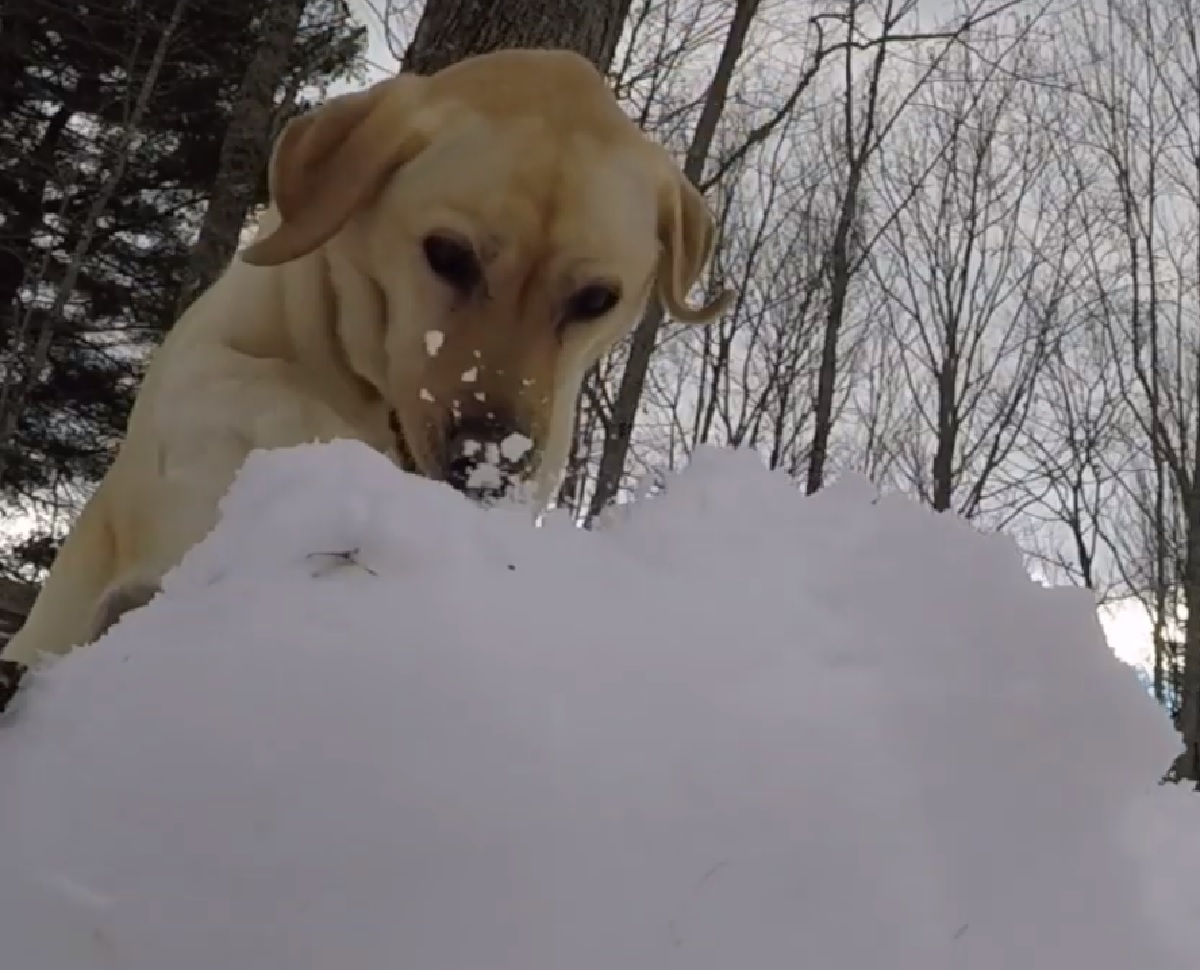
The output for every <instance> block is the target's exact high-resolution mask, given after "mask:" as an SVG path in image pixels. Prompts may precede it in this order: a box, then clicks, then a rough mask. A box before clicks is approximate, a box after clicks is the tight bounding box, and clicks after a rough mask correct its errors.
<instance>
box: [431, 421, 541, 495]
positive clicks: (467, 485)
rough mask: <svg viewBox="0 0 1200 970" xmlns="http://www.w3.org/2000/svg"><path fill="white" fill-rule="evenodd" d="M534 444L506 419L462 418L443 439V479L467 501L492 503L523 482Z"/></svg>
mask: <svg viewBox="0 0 1200 970" xmlns="http://www.w3.org/2000/svg"><path fill="white" fill-rule="evenodd" d="M532 458H533V441H532V440H531V439H530V437H529V436H528V435H526V434H525V433H524V432H523V431H521V429H520V428H519V427H518V424H517V422H516V421H515V420H513V419H512V418H510V417H508V416H507V415H496V414H488V415H481V416H464V417H463V418H461V419H459V420H457V421H455V422H454V423H453V424H452V425H451V426H450V429H449V433H448V435H447V438H446V448H445V458H444V465H443V477H444V478H445V480H446V481H447V482H448V483H449V484H450V485H451V486H453V487H454V488H455V489H457V490H458V491H460V492H462V493H463V494H464V495H466V496H467V497H468V498H471V499H475V500H481V499H495V498H502V497H503V496H505V495H507V494H509V493H510V492H511V491H512V490H513V489H514V487H515V486H517V485H519V484H520V483H521V482H523V481H524V480H525V477H526V475H527V474H528V472H529V467H530V464H531V460H532Z"/></svg>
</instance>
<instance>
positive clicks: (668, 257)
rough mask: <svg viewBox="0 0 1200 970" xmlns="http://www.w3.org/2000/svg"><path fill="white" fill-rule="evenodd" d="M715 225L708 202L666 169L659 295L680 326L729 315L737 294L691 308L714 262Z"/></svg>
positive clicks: (722, 295)
mask: <svg viewBox="0 0 1200 970" xmlns="http://www.w3.org/2000/svg"><path fill="white" fill-rule="evenodd" d="M716 235H717V230H716V223H715V221H714V219H713V217H712V213H711V212H710V211H709V209H708V204H707V203H706V202H705V201H704V196H703V195H701V194H700V191H699V189H697V188H696V187H695V186H694V185H692V182H691V180H690V179H689V178H688V177H687V176H686V175H684V173H683V172H681V171H680V170H679V169H678V168H677V167H676V166H675V165H674V164H673V163H670V164H669V166H668V167H666V171H665V172H664V178H663V180H662V182H661V183H660V187H659V193H658V239H659V242H660V243H661V245H662V263H661V264H660V267H659V274H658V291H659V296H660V297H661V299H662V302H663V306H664V307H666V309H667V311H668V312H669V313H670V314H671V316H672V317H674V318H675V319H676V320H679V321H680V322H681V323H707V322H709V321H710V320H713V319H715V318H716V317H718V316H720V315H721V314H722V313H724V312H725V310H726V308H728V306H729V303H730V301H731V300H732V298H733V293H732V292H730V291H729V290H722V291H721V292H720V293H718V294H717V295H716V296H715V297H714V298H713V299H712V300H711V301H710V302H708V303H705V304H703V305H701V306H698V307H691V306H688V305H687V303H686V300H687V295H688V291H689V290H690V289H691V288H692V287H693V286H694V285H695V283H696V281H697V280H698V279H699V278H700V274H701V273H702V272H703V271H704V267H705V265H706V264H707V263H708V260H709V257H710V256H712V252H713V246H714V244H715V242H716Z"/></svg>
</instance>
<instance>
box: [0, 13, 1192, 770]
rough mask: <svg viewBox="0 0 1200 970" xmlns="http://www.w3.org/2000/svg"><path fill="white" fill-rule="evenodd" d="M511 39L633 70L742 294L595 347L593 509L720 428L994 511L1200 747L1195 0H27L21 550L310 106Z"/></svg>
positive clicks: (750, 441)
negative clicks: (1138, 640)
mask: <svg viewBox="0 0 1200 970" xmlns="http://www.w3.org/2000/svg"><path fill="white" fill-rule="evenodd" d="M572 9H574V10H575V11H576V15H575V16H571V15H570V11H571V10H572ZM548 10H557V11H558V14H557V17H556V18H550V17H549V15H548V14H547V11H548ZM514 44H522V45H531V46H545V45H550V44H553V45H555V46H569V47H573V48H575V49H577V50H580V51H581V52H583V53H586V54H587V55H588V56H590V57H591V58H592V59H593V60H595V61H596V62H597V63H599V64H600V65H601V66H602V67H605V68H606V70H607V71H608V74H609V76H610V78H611V81H612V84H613V86H614V87H615V89H616V90H617V92H618V93H619V96H620V98H621V99H622V101H623V103H624V104H625V106H626V108H627V110H628V111H629V113H630V114H631V115H632V116H633V117H635V118H636V119H637V120H638V121H639V123H640V124H641V125H642V126H643V127H644V128H645V129H646V130H647V131H651V132H653V133H654V135H655V136H656V137H657V138H659V139H661V140H663V141H665V142H666V143H668V144H669V145H670V146H671V147H672V148H673V149H674V150H675V151H676V153H677V156H678V158H679V159H680V160H681V162H682V163H683V164H684V166H685V170H686V172H687V174H688V175H689V176H690V177H691V178H692V180H693V181H694V182H695V183H696V184H697V185H698V186H699V187H701V188H702V189H703V191H704V192H705V193H706V195H707V197H708V198H709V200H710V202H711V204H712V205H713V207H714V209H715V210H716V211H717V212H718V214H719V222H720V241H719V247H718V251H717V255H716V257H715V263H714V266H713V270H714V272H713V274H712V277H713V280H714V283H713V285H714V286H715V285H717V284H718V282H719V281H725V282H728V283H729V284H731V285H732V286H734V287H735V288H736V290H737V299H736V302H735V304H734V305H733V308H732V309H731V311H730V312H729V313H728V314H727V315H726V316H725V317H724V318H722V319H721V320H719V321H718V322H717V323H714V324H712V325H710V326H707V327H699V326H685V325H681V324H677V323H674V322H673V321H672V320H671V319H670V318H669V317H667V318H664V315H663V314H662V312H661V311H660V310H657V309H652V310H651V312H650V313H649V314H648V317H647V319H646V320H645V321H644V322H643V324H642V326H641V327H640V328H639V330H638V331H637V332H636V333H635V335H634V336H633V337H632V339H630V340H628V341H627V342H626V343H625V344H624V345H622V346H620V347H619V348H618V349H617V351H616V352H615V353H613V354H612V355H611V356H610V357H609V358H608V359H607V360H605V361H604V362H603V364H602V365H601V366H600V367H599V368H598V369H596V371H595V372H594V373H593V374H592V375H591V376H590V379H589V381H588V384H587V387H586V394H585V397H584V400H583V401H582V402H581V405H580V408H579V411H578V416H577V436H576V441H577V446H576V450H575V454H574V457H573V459H572V462H571V465H570V468H569V470H568V474H567V476H566V478H565V480H564V482H563V486H562V490H561V494H560V496H559V504H561V505H564V506H566V507H568V508H570V509H571V510H573V512H574V513H575V514H576V515H577V518H578V520H579V522H580V523H581V524H583V525H590V524H591V523H592V522H594V521H595V520H596V519H597V518H598V517H599V516H601V515H602V514H603V512H604V510H605V509H606V508H607V507H608V506H610V505H611V504H613V503H614V502H615V501H619V500H620V499H621V498H622V497H624V496H626V495H628V494H630V493H631V492H633V491H636V490H638V489H641V490H646V489H652V488H654V487H655V476H656V475H658V474H661V473H662V472H663V471H664V470H669V469H672V468H675V467H678V466H679V465H681V464H683V463H685V462H686V460H687V457H688V455H689V453H690V452H691V450H692V449H693V448H694V447H695V446H696V445H698V444H702V443H715V444H722V445H736V446H742V447H750V448H754V449H756V450H757V451H758V452H759V453H760V454H761V455H762V457H763V459H764V461H765V462H766V463H768V464H769V465H770V466H771V467H773V468H779V469H783V470H785V471H786V472H787V473H788V474H789V475H790V476H792V477H793V478H794V479H795V482H796V485H797V487H798V488H800V489H803V490H805V491H808V492H813V491H816V490H817V489H819V488H821V486H822V484H823V483H825V482H827V481H830V480H832V479H833V478H836V477H837V476H838V475H839V474H841V473H843V472H846V471H854V472H859V473H862V474H865V475H867V476H869V477H870V478H871V479H872V480H874V481H875V482H876V483H878V484H879V485H880V486H881V487H883V488H884V489H887V490H892V491H901V492H904V493H906V494H908V495H910V496H912V497H915V498H917V499H919V500H920V501H922V502H925V503H927V504H928V505H930V506H931V507H933V508H934V509H937V510H950V511H953V512H955V513H957V514H959V515H962V516H964V517H966V518H967V519H969V520H970V521H972V522H973V523H974V524H975V525H976V526H977V527H978V528H980V529H982V530H985V531H995V530H999V531H1003V532H1006V533H1008V534H1010V535H1012V536H1013V537H1014V538H1015V539H1016V540H1017V541H1018V542H1019V544H1020V546H1021V548H1022V549H1023V550H1024V552H1025V554H1026V556H1027V561H1028V565H1029V568H1030V570H1031V571H1032V572H1033V573H1034V575H1035V576H1038V577H1039V578H1043V579H1045V580H1046V581H1048V582H1053V583H1071V584H1077V585H1081V586H1085V587H1087V588H1089V589H1091V590H1093V591H1094V592H1095V595H1096V598H1097V603H1098V605H1104V604H1113V603H1124V604H1126V605H1129V604H1137V605H1138V606H1139V608H1141V609H1143V610H1144V611H1145V612H1146V614H1147V615H1148V616H1149V617H1150V618H1151V621H1152V628H1153V638H1152V651H1153V657H1152V661H1151V662H1149V663H1148V670H1149V672H1150V674H1149V677H1150V680H1151V683H1149V684H1148V687H1149V689H1151V690H1153V692H1154V694H1155V696H1156V697H1157V698H1158V700H1159V701H1160V702H1161V703H1162V704H1163V705H1164V706H1165V707H1166V708H1167V710H1168V711H1169V712H1170V714H1171V716H1172V717H1174V718H1175V719H1176V725H1177V727H1178V728H1179V729H1180V730H1181V731H1183V732H1184V736H1185V738H1186V739H1188V740H1189V742H1190V745H1189V751H1190V752H1191V753H1190V755H1189V756H1188V757H1186V758H1182V759H1181V761H1180V762H1179V764H1178V765H1177V770H1178V771H1179V772H1180V773H1182V774H1183V775H1184V776H1186V777H1189V778H1192V779H1195V778H1197V777H1200V609H1197V610H1193V611H1190V612H1189V610H1188V607H1189V605H1191V604H1192V601H1193V599H1197V600H1200V6H1198V5H1197V4H1196V3H1195V2H1194V0H1155V2H1153V3H1146V2H1144V0H831V2H824V0H736V2H734V0H592V2H590V3H589V2H586V0H584V2H579V0H576V2H574V3H572V2H568V0H557V2H550V0H505V2H500V0H491V2H488V0H428V3H427V4H425V3H420V2H417V0H410V2H408V3H405V2H403V0H398V2H392V3H386V4H385V2H384V0H362V2H348V0H262V2H260V3H257V4H245V3H241V2H235V0H205V2H204V3H200V2H198V0H87V2H85V3H80V2H78V0H2V2H0V483H2V487H3V503H4V509H3V512H2V513H0V514H2V515H3V517H4V522H5V525H6V532H5V536H4V539H3V542H4V545H3V550H2V552H0V575H3V576H5V577H7V578H8V579H11V580H19V581H22V582H36V581H37V580H38V578H39V577H40V575H41V574H42V572H43V571H44V569H45V568H46V566H47V565H48V563H49V561H50V559H51V557H52V556H53V551H54V549H55V544H56V542H57V541H59V540H60V539H61V537H62V535H63V534H64V531H65V529H66V527H67V525H68V524H69V522H70V521H71V517H72V516H73V514H74V513H75V512H76V511H77V510H78V508H79V506H80V503H81V502H82V501H83V499H84V498H85V497H86V496H87V494H88V493H89V490H90V489H91V488H93V487H94V486H95V483H96V481H97V479H98V477H99V476H100V474H101V473H102V472H103V470H104V468H105V467H106V464H107V462H108V461H109V460H110V458H111V455H112V453H113V449H114V447H115V446H116V443H117V442H118V441H119V438H120V435H121V433H122V429H123V422H124V418H125V415H126V413H127V411H128V408H129V405H130V402H131V400H132V395H133V392H134V391H135V389H136V386H137V380H138V377H139V374H140V373H141V370H142V368H143V366H144V364H145V361H146V359H147V355H148V354H149V353H150V352H151V351H152V350H153V348H154V346H155V344H156V342H157V341H158V340H159V339H160V338H161V336H162V335H163V333H164V332H165V331H166V329H167V328H169V326H170V325H171V322H172V321H173V320H174V319H175V317H176V315H177V314H178V312H179V310H180V308H181V307H182V306H185V305H186V304H187V302H188V301H189V300H190V299H191V298H192V297H193V296H194V294H195V293H196V292H197V291H198V290H199V289H200V288H202V287H203V286H204V285H206V284H207V283H208V282H210V281H211V280H212V279H213V278H214V277H215V275H216V274H218V273H219V272H220V271H221V269H222V268H223V266H224V265H225V263H226V262H227V261H228V260H229V259H230V257H231V256H232V254H233V253H234V251H235V250H236V248H237V246H238V244H239V241H240V240H241V239H242V238H243V234H244V233H245V231H246V229H247V228H248V227H249V226H251V225H252V223H253V219H254V215H255V213H256V211H257V210H258V209H259V208H260V207H261V206H262V205H263V204H265V201H266V179H265V171H264V165H265V161H266V158H267V153H268V151H269V148H270V144H271V141H272V139H273V137H274V135H275V134H276V133H277V132H278V131H279V130H280V127H281V126H282V125H283V124H284V123H285V122H286V121H287V119H289V118H290V117H291V116H293V115H294V114H295V113H297V112H299V111H302V110H304V109H305V108H306V107H307V106H308V105H311V104H313V103H315V102H316V101H318V100H320V99H321V98H322V97H324V96H326V95H327V94H329V93H332V92H337V91H341V90H345V89H347V88H349V87H356V86H360V85H363V84H366V83H369V82H370V81H371V80H373V79H376V78H377V77H379V76H380V75H381V73H382V72H384V71H391V70H394V69H395V65H396V64H402V65H404V66H405V67H406V68H410V69H416V70H423V71H424V70H432V69H436V68H437V67H438V66H441V64H442V63H445V62H447V61H448V60H453V59H455V58H457V57H459V56H462V54H463V53H467V52H476V51H478V50H480V49H483V48H486V47H488V46H511V45H514ZM747 568H748V569H752V568H753V565H752V564H749V565H748V566H747ZM1189 616H1194V617H1195V618H1196V619H1195V622H1189V619H1188V618H1189Z"/></svg>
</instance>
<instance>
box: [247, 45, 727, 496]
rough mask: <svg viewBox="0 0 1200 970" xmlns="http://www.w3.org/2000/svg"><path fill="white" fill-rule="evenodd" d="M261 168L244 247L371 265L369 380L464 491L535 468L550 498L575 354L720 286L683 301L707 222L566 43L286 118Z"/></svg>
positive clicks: (679, 176) (681, 313)
mask: <svg viewBox="0 0 1200 970" xmlns="http://www.w3.org/2000/svg"><path fill="white" fill-rule="evenodd" d="M270 178H271V190H272V196H273V201H274V204H275V207H276V210H277V213H278V224H277V225H276V226H275V227H274V228H273V229H272V230H270V231H268V232H266V233H265V234H264V235H263V236H262V237H261V238H259V239H258V240H257V241H256V242H254V243H253V244H252V245H251V246H250V247H249V248H248V249H246V250H245V251H244V252H243V254H242V258H243V259H244V260H245V261H247V262H249V263H251V264H253V265H257V266H273V265H279V264H281V263H285V262H288V261H290V260H292V259H296V258H298V257H300V256H303V255H305V254H307V253H310V252H312V251H313V250H315V249H317V248H319V247H322V246H325V247H327V251H328V252H329V253H330V254H331V259H333V258H336V259H338V260H341V261H342V262H343V263H344V264H348V265H351V266H353V267H354V270H355V275H356V276H357V277H359V278H361V279H363V280H368V281H370V286H371V287H372V288H373V291H374V293H375V294H376V296H377V299H378V304H379V306H380V307H381V308H382V311H381V313H380V315H379V319H380V320H382V321H383V326H382V331H383V332H381V333H377V334H372V335H370V336H371V339H373V340H375V341H377V344H376V346H377V353H378V354H379V355H380V356H381V361H382V363H381V366H380V367H379V368H378V377H377V379H376V380H375V383H379V384H381V385H382V386H379V387H378V391H379V393H380V394H381V395H382V396H383V398H384V399H385V400H386V401H387V402H388V404H389V405H390V406H391V408H392V409H393V410H394V411H395V413H396V415H397V417H398V419H399V424H400V431H401V434H402V436H403V439H404V444H405V446H406V447H407V450H408V452H409V454H410V456H411V460H412V463H413V465H415V470H416V471H418V472H420V473H422V474H424V475H427V476H429V477H431V478H437V479H444V480H447V481H449V482H450V483H451V484H453V485H454V486H455V487H457V488H459V489H461V490H463V491H465V492H468V493H484V494H486V493H488V492H489V491H492V490H493V489H496V488H497V486H500V487H501V488H502V487H503V485H504V481H503V479H505V478H507V479H509V480H512V479H523V478H527V477H530V475H531V473H534V472H536V473H537V474H536V477H537V479H538V480H539V484H540V485H541V486H542V490H543V497H545V492H546V490H547V489H548V488H549V487H552V484H553V480H554V479H556V478H557V476H558V474H559V473H560V472H561V470H562V467H563V466H564V464H565V462H566V459H567V455H568V452H569V449H570V444H571V435H572V424H573V417H574V408H575V404H576V399H577V396H578V394H579V391H580V386H581V382H582V379H583V376H584V374H585V372H586V371H587V370H588V368H589V367H590V366H591V365H592V364H594V363H595V362H596V361H597V360H598V359H599V358H600V357H601V356H602V355H603V354H604V353H605V352H606V351H607V350H608V349H609V348H610V347H611V346H612V345H613V344H614V343H615V342H616V341H617V340H619V339H620V338H621V337H622V336H623V335H625V334H627V333H628V332H629V331H630V330H631V329H632V328H633V327H634V326H635V325H636V324H637V322H638V321H639V319H640V318H641V315H642V313H643V311H644V308H645V305H646V303H647V301H648V299H649V298H650V296H651V294H652V292H653V289H654V287H655V285H656V284H657V288H658V292H659V294H660V297H661V299H662V301H663V305H664V306H665V307H666V308H667V310H668V311H669V312H670V313H671V315H672V316H673V317H675V318H676V319H677V320H680V321H684V322H702V321H707V320H711V319H713V318H714V317H716V316H717V315H718V314H720V313H721V311H722V310H723V309H724V308H725V306H726V305H727V303H728V294H727V293H722V294H720V295H719V296H718V297H717V298H716V299H714V300H713V301H711V302H709V303H706V304H703V305H700V306H697V307H693V306H689V305H688V303H687V302H686V297H687V294H688V291H689V290H690V289H691V288H692V286H693V285H694V284H695V283H696V282H697V280H698V279H699V277H700V275H701V272H702V270H703V268H704V265H705V263H706V262H707V260H708V258H709V256H710V253H711V250H712V248H713V240H714V235H715V233H714V224H713V219H712V216H711V214H710V213H709V210H708V208H707V207H706V205H705V202H704V200H703V198H702V197H701V195H700V193H699V192H698V191H697V190H696V189H695V188H694V187H693V186H692V185H691V183H690V182H689V181H688V180H687V179H686V178H685V177H684V175H683V173H682V172H681V171H680V170H679V168H678V166H676V165H675V163H674V161H673V160H672V159H671V157H670V156H669V155H668V154H667V152H666V151H665V150H664V149H663V148H662V147H661V146H659V145H656V144H654V143H652V142H650V141H648V140H647V139H646V138H645V137H644V136H643V135H642V133H641V131H640V130H639V129H638V128H637V126H636V125H634V124H633V123H632V122H631V121H630V120H629V119H628V118H626V117H625V115H624V114H623V113H622V112H621V110H620V108H619V106H618V105H617V103H616V100H615V99H614V97H613V95H612V94H611V92H610V91H609V90H608V87H607V85H606V84H605V82H604V80H603V78H602V77H601V75H600V74H599V73H598V72H597V71H596V70H595V69H594V68H593V67H592V65H591V64H589V63H588V62H587V61H586V60H585V59H583V58H581V57H579V56H577V55H574V54H570V53H567V52H564V51H524V50H522V51H517V50H510V51H502V52H497V53H494V54H488V55H484V56H481V57H476V58H472V59H470V60H466V61H463V62H461V63H458V64H456V65H454V66H452V67H449V68H447V69H445V70H443V71H441V72H439V73H437V74H434V75H430V76H419V75H413V74H403V75H400V76H398V77H395V78H392V79H389V80H387V81H384V82H382V83H380V84H377V85H376V86H374V87H373V88H370V89H369V90H367V91H364V92H361V93H357V94H350V95H345V96H342V97H338V98H334V99H332V100H330V101H328V102H326V103H325V104H324V105H323V106H322V107H320V108H319V109H317V110H315V111H313V112H311V113H309V114H307V115H304V116H302V117H300V118H297V119H295V120H294V121H292V122H291V123H290V124H289V125H288V126H287V127H286V128H285V130H284V131H283V133H282V134H281V135H280V137H279V139H278V141H277V143H276V146H275V149H274V152H273V155H272V160H271V171H270ZM349 324H350V326H351V327H355V326H357V324H356V323H355V321H349ZM363 326H364V327H365V326H367V323H366V321H364V322H363ZM370 326H372V327H376V328H377V329H379V328H378V327H377V324H376V323H375V322H372V323H371V324H370ZM497 478H499V479H500V480H497Z"/></svg>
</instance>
